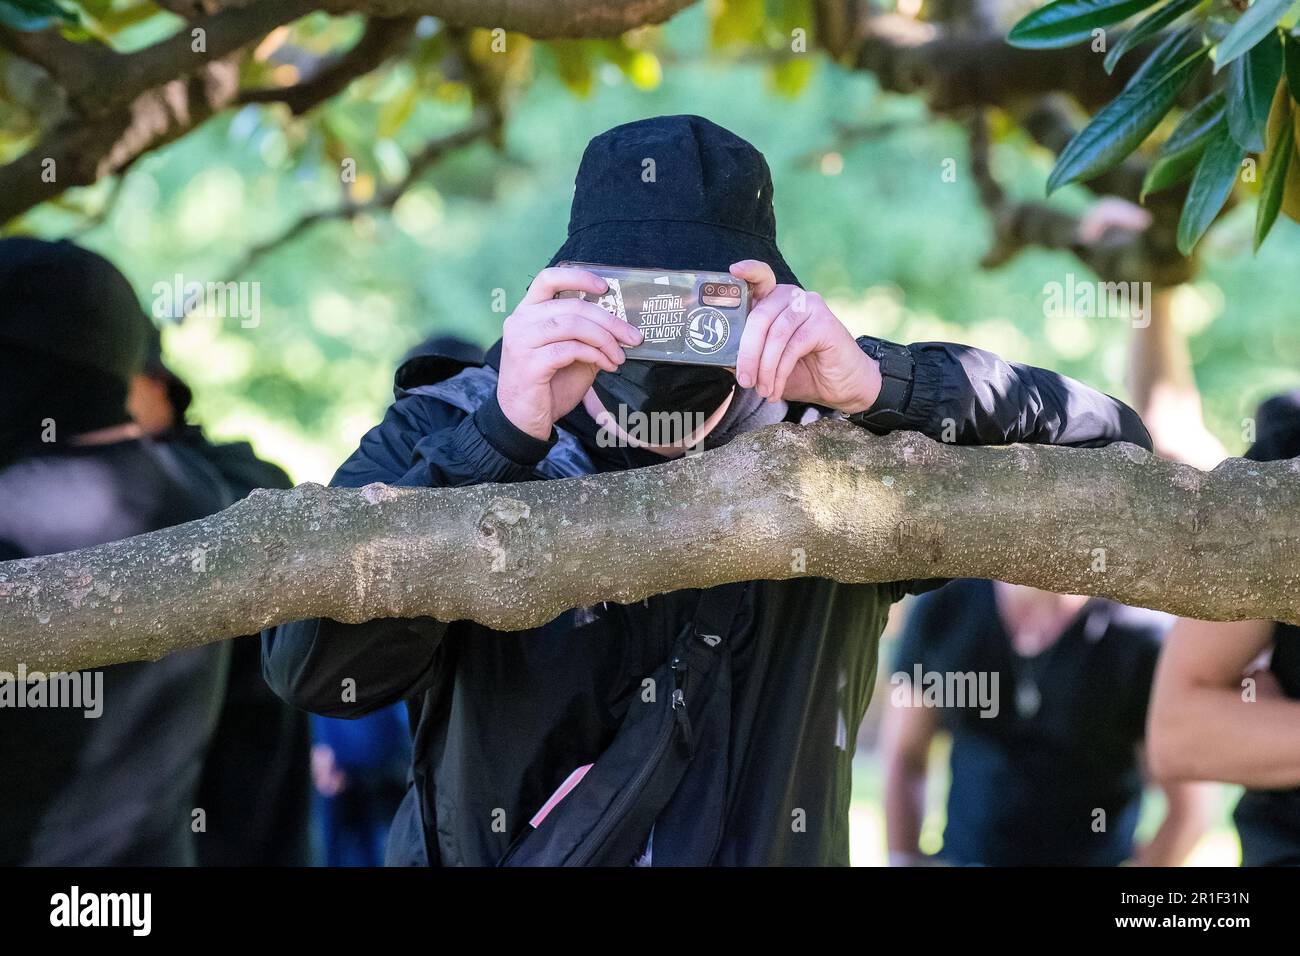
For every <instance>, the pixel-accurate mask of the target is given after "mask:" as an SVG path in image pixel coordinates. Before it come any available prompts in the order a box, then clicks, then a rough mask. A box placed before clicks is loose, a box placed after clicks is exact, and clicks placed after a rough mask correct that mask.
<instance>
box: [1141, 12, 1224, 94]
mask: <svg viewBox="0 0 1300 956" xmlns="http://www.w3.org/2000/svg"><path fill="white" fill-rule="evenodd" d="M1204 47H1205V41H1204V40H1203V39H1202V37H1201V33H1200V31H1199V30H1197V29H1195V28H1193V27H1184V28H1183V29H1181V30H1178V31H1175V32H1174V33H1171V34H1169V36H1167V37H1165V38H1164V39H1163V40H1161V41H1160V43H1159V45H1157V46H1156V48H1155V49H1154V50H1152V51H1151V54H1150V56H1148V57H1147V58H1146V59H1145V60H1143V61H1142V65H1141V66H1139V67H1138V68H1137V69H1136V70H1134V71H1133V75H1132V76H1130V77H1129V78H1128V82H1126V83H1125V84H1124V89H1126V90H1127V89H1129V88H1130V87H1132V86H1136V85H1137V84H1138V83H1141V82H1142V81H1143V80H1144V79H1146V78H1147V77H1149V76H1153V75H1155V76H1159V75H1161V74H1163V73H1167V72H1169V70H1170V69H1172V68H1173V67H1174V66H1176V65H1177V64H1179V63H1181V62H1182V61H1183V60H1185V59H1186V58H1187V57H1189V56H1191V55H1192V54H1193V53H1195V52H1196V51H1198V50H1200V49H1202V48H1204Z"/></svg>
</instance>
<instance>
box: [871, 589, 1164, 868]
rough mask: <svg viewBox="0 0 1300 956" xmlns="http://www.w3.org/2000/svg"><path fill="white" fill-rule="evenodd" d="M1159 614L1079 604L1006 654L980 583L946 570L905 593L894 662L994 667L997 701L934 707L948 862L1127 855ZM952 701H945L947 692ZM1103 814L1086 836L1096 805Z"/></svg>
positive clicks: (901, 669) (948, 670) (910, 671)
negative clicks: (928, 587)
mask: <svg viewBox="0 0 1300 956" xmlns="http://www.w3.org/2000/svg"><path fill="white" fill-rule="evenodd" d="M1169 623H1170V619H1169V618H1168V617H1167V616H1166V615H1160V614H1157V613H1155V612H1152V611H1139V610H1135V609H1133V608H1126V607H1123V606H1121V605H1118V604H1113V603H1111V602H1109V601H1103V600H1099V599H1094V600H1091V601H1089V602H1088V603H1087V604H1086V605H1085V606H1084V608H1083V610H1082V612H1081V613H1080V614H1079V615H1078V616H1077V617H1076V618H1075V620H1074V621H1073V622H1072V623H1071V624H1070V625H1069V626H1068V627H1067V629H1066V631H1065V633H1063V634H1062V635H1061V637H1060V638H1059V639H1058V640H1057V641H1056V642H1055V643H1054V644H1053V645H1052V646H1051V647H1049V648H1048V649H1047V650H1045V651H1043V652H1042V653H1040V654H1037V655H1035V656H1034V657H1032V658H1025V657H1022V656H1021V655H1019V654H1017V653H1016V651H1015V650H1014V649H1013V647H1012V643H1011V637H1010V635H1009V634H1008V633H1007V631H1006V628H1005V626H1004V625H1003V623H1002V618H1001V616H1000V615H999V612H998V608H997V604H996V599H995V597H994V590H993V583H992V582H991V581H978V580H959V581H954V582H952V583H951V584H948V585H947V586H945V587H943V588H941V589H940V590H938V591H935V592H932V593H930V594H926V595H924V596H923V597H920V598H918V599H917V602H916V606H915V607H914V608H913V609H912V613H911V615H910V616H909V617H908V620H907V624H906V627H905V628H904V632H903V636H902V640H901V643H900V645H899V647H898V651H897V656H896V658H895V663H894V667H895V675H894V677H895V682H896V683H898V684H902V683H903V680H904V678H906V682H907V685H908V686H911V687H912V688H914V689H915V688H916V687H918V686H921V687H923V686H925V684H924V680H925V678H924V677H923V678H922V683H921V684H920V685H918V684H917V682H916V673H917V671H916V668H917V666H918V665H919V667H920V672H921V674H922V675H925V674H927V673H932V674H937V675H942V676H943V677H945V678H946V677H947V675H950V674H972V673H973V674H976V675H987V680H988V682H989V684H990V685H991V683H992V681H993V680H994V675H996V680H997V686H996V694H995V695H994V697H995V699H996V707H994V708H990V709H989V711H988V713H989V716H982V714H981V710H980V709H979V708H978V707H977V706H965V707H960V706H952V707H947V708H945V709H944V710H943V724H944V726H945V728H947V729H948V730H949V731H950V732H951V733H952V756H951V763H952V782H951V786H950V789H949V791H948V823H947V827H946V828H945V830H944V834H943V852H942V856H943V858H944V859H945V860H948V861H950V862H952V863H954V864H958V865H970V864H982V865H989V866H1062V865H1068V866H1116V865H1118V864H1120V863H1122V862H1124V861H1125V860H1127V859H1128V858H1129V857H1130V856H1131V855H1132V852H1133V831H1134V828H1135V827H1136V826H1137V819H1138V811H1139V809H1140V805H1141V799H1142V774H1141V769H1140V767H1139V763H1138V747H1139V745H1140V744H1141V742H1142V739H1143V737H1144V734H1145V730H1144V728H1145V724H1146V713H1147V700H1148V698H1149V696H1150V692H1151V681H1152V678H1153V677H1154V675H1155V666H1156V658H1157V657H1158V656H1159V653H1160V641H1161V638H1162V637H1163V634H1164V632H1165V631H1166V630H1167V629H1168V626H1169ZM949 703H951V702H949ZM1098 808H1100V809H1103V810H1105V813H1106V816H1105V821H1104V822H1105V830H1104V831H1103V832H1096V831H1095V830H1094V824H1095V823H1096V822H1097V820H1096V819H1095V811H1096V810H1097V809H1098Z"/></svg>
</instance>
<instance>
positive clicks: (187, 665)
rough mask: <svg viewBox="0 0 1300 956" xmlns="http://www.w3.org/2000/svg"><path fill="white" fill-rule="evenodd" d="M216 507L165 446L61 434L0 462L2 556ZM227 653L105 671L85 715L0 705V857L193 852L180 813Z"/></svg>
mask: <svg viewBox="0 0 1300 956" xmlns="http://www.w3.org/2000/svg"><path fill="white" fill-rule="evenodd" d="M56 448H57V451H56V450H54V449H56ZM222 504H223V502H222V498H221V492H220V490H219V489H218V488H217V487H216V486H215V485H214V484H211V483H208V482H207V481H206V480H205V478H204V477H203V476H199V475H196V474H195V473H194V472H193V471H192V470H191V469H189V468H188V467H187V466H186V465H185V463H184V462H183V460H181V459H180V458H178V457H177V456H176V455H174V454H173V452H172V451H170V450H169V449H168V448H167V447H166V446H165V445H155V444H153V443H152V442H148V441H123V442H118V443H116V444H110V445H88V446H69V445H67V444H66V442H65V443H61V444H59V445H57V446H50V451H48V452H47V453H46V454H44V455H41V456H37V457H28V458H23V459H22V460H20V461H17V462H15V463H14V464H12V465H10V466H9V467H6V468H4V469H2V470H0V557H3V558H14V557H31V556H36V555H44V554H54V553H57V552H62V551H71V550H75V549H77V548H84V547H89V546H91V545H96V544H101V543H104V542H107V541H116V540H118V539H121V538H126V537H130V536H132V535H136V534H142V533H144V532H147V531H154V530H157V529H159V528H164V527H167V526H169V525H174V524H180V523H182V522H185V521H191V520H194V519H196V518H201V517H203V516H204V515H207V514H211V513H212V512H214V511H217V510H219V509H220V508H221V507H222ZM227 659H228V648H227V646H226V645H225V644H213V645H209V646H207V647H201V648H195V649H193V650H188V651H180V652H177V653H175V654H170V655H168V656H167V657H165V658H163V659H162V660H160V661H156V662H152V663H132V664H117V665H114V666H112V667H106V668H103V670H102V675H103V694H102V698H101V703H102V714H101V716H99V717H97V718H89V717H86V716H84V713H83V711H82V710H73V709H69V708H46V709H9V708H0V863H4V864H19V863H29V864H61V865H73V864H76V865H83V864H84V865H102V866H115V865H139V864H148V865H184V864H189V863H192V862H194V834H193V832H192V831H191V813H192V812H193V811H194V809H195V808H196V807H198V806H199V804H197V803H196V802H195V790H196V787H197V784H198V779H199V772H200V769H201V767H202V764H203V759H204V755H205V753H206V751H207V747H208V742H209V740H210V739H211V736H212V732H213V728H214V727H215V725H216V721H217V714H218V707H219V702H220V695H221V688H222V686H223V684H224V681H225V679H226V662H227ZM84 673H90V674H93V673H95V672H84Z"/></svg>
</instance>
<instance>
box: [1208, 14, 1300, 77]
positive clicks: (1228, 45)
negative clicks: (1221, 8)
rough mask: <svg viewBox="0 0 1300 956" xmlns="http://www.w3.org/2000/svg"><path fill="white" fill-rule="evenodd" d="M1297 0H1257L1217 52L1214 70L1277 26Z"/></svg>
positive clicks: (1242, 16)
mask: <svg viewBox="0 0 1300 956" xmlns="http://www.w3.org/2000/svg"><path fill="white" fill-rule="evenodd" d="M1294 2H1295V0H1255V2H1254V3H1252V4H1251V5H1250V7H1249V9H1247V10H1246V12H1245V13H1243V14H1242V15H1241V17H1240V19H1238V20H1237V22H1236V23H1234V24H1233V25H1232V29H1231V30H1229V31H1228V35H1227V36H1225V37H1224V38H1223V41H1222V42H1221V43H1220V44H1219V50H1218V52H1217V53H1216V54H1215V62H1214V72H1215V73H1218V72H1219V71H1220V70H1222V69H1223V68H1224V67H1225V66H1227V65H1228V64H1229V63H1231V62H1232V61H1233V60H1235V59H1236V58H1237V57H1239V56H1241V55H1242V54H1243V53H1245V52H1246V51H1247V50H1249V49H1250V48H1251V47H1253V46H1254V45H1255V44H1256V43H1258V42H1259V41H1260V40H1262V39H1264V37H1265V36H1266V35H1267V34H1268V33H1269V31H1270V30H1272V29H1273V28H1274V27H1276V26H1277V22H1278V21H1279V20H1281V19H1282V14H1284V13H1286V11H1287V8H1288V7H1290V6H1291V4H1292V3H1294Z"/></svg>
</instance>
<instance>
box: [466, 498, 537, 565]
mask: <svg viewBox="0 0 1300 956" xmlns="http://www.w3.org/2000/svg"><path fill="white" fill-rule="evenodd" d="M531 515H532V508H531V507H530V506H529V505H528V503H527V502H524V501H520V500H518V499H517V498H493V499H492V500H491V501H489V502H488V505H487V507H486V508H485V509H484V510H483V513H482V515H480V516H479V521H478V546H479V547H480V548H482V549H483V550H485V551H487V552H488V553H489V554H490V555H492V567H491V570H492V573H494V574H501V573H504V572H507V571H513V570H516V569H518V568H519V567H520V565H521V563H522V562H521V561H520V560H519V559H518V555H519V553H520V552H521V551H523V550H524V549H525V547H526V545H527V541H526V536H527V528H528V521H527V519H528V518H529V517H530V516H531ZM512 552H513V553H514V554H515V556H516V557H515V560H513V561H512V560H511V554H512Z"/></svg>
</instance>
